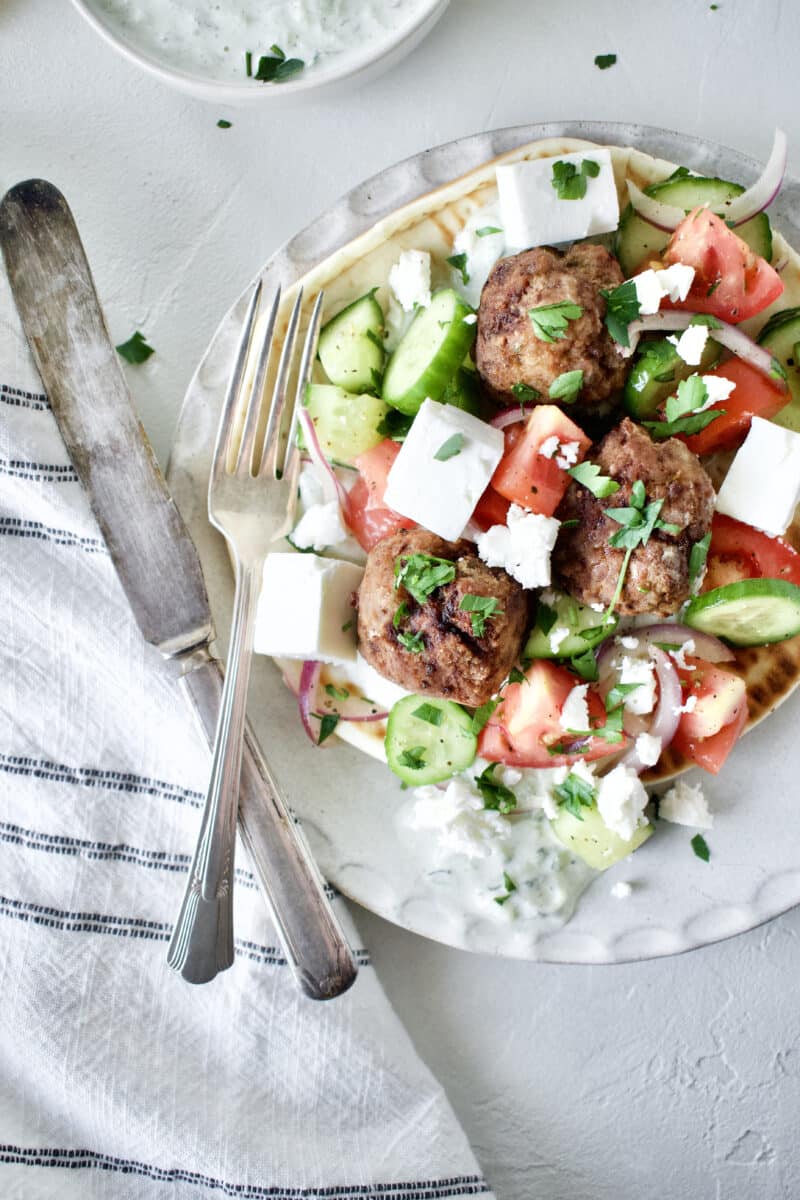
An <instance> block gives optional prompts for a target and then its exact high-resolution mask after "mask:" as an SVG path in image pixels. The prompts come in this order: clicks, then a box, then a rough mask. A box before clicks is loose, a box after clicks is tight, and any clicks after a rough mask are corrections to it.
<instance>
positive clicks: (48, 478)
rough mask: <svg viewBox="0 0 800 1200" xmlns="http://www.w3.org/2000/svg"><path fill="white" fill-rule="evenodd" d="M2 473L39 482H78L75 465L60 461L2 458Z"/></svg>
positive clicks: (0, 471)
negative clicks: (64, 464) (62, 464)
mask: <svg viewBox="0 0 800 1200" xmlns="http://www.w3.org/2000/svg"><path fill="white" fill-rule="evenodd" d="M0 475H10V476H12V477H13V478H14V479H32V480H35V481H37V482H39V483H77V482H78V475H77V472H76V470H75V468H74V467H72V466H61V465H60V463H36V462H29V461H28V459H26V458H0Z"/></svg>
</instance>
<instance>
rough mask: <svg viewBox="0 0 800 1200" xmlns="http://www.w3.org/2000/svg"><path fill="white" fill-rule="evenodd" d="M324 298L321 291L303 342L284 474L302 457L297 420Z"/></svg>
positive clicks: (288, 472)
mask: <svg viewBox="0 0 800 1200" xmlns="http://www.w3.org/2000/svg"><path fill="white" fill-rule="evenodd" d="M324 298H325V293H324V292H320V293H319V295H318V296H317V299H316V301H315V303H314V308H313V310H312V313H311V317H310V320H309V322H308V329H307V330H306V340H305V342H304V343H303V354H302V357H301V359H300V371H299V374H298V376H297V390H296V391H295V395H294V406H293V408H292V419H291V423H290V425H289V440H288V442H287V443H286V457H285V460H284V465H283V474H284V476H289V475H290V474H291V472H292V471H294V469H295V466H296V465H297V460H298V459H299V457H300V451H299V449H298V447H297V422H298V419H299V413H300V406H301V405H302V404H303V403H304V402H305V398H306V387H307V386H308V384H309V383H310V382H311V373H312V371H313V370H314V359H315V358H316V354H317V343H318V342H319V330H320V326H321V324H322V302H323V300H324Z"/></svg>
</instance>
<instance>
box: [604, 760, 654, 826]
mask: <svg viewBox="0 0 800 1200" xmlns="http://www.w3.org/2000/svg"><path fill="white" fill-rule="evenodd" d="M647 801H648V796H647V792H646V791H645V789H644V786H643V784H642V782H641V780H640V779H639V776H638V775H637V774H636V772H635V771H633V770H631V768H630V767H626V766H625V764H624V763H619V764H618V765H617V766H616V767H614V769H613V771H609V773H608V774H607V775H604V776H603V777H602V778H601V779H600V780H599V781H598V784H597V810H598V812H599V813H600V816H601V817H602V818H603V823H604V825H605V826H606V828H607V829H610V830H611V832H612V833H616V834H617V836H618V837H621V838H622V839H623V841H626V842H629V841H630V839H631V838H632V837H633V835H634V833H635V832H636V830H637V829H638V828H639V826H640V825H644V824H645V819H644V816H643V814H644V810H645V808H646V807H647Z"/></svg>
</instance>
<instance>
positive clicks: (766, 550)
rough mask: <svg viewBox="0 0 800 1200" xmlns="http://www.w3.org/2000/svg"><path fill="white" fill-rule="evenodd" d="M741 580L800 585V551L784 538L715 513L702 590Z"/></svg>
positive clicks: (709, 589)
mask: <svg viewBox="0 0 800 1200" xmlns="http://www.w3.org/2000/svg"><path fill="white" fill-rule="evenodd" d="M739 579H786V580H788V581H789V583H795V584H797V585H798V586H799V587H800V553H798V551H797V550H795V548H794V546H790V545H789V543H788V542H786V541H784V539H783V538H779V537H769V536H768V535H767V534H766V533H761V531H760V530H758V529H754V528H753V526H752V525H745V524H744V522H742V521H735V520H734V519H733V517H726V516H723V514H722V513H715V514H714V519H713V521H712V522H711V545H710V546H709V549H708V569H707V571H706V575H705V578H704V580H703V586H702V591H704V592H708V591H711V589H712V588H716V587H722V586H723V584H725V583H733V582H735V581H736V580H739Z"/></svg>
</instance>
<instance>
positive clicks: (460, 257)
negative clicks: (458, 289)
mask: <svg viewBox="0 0 800 1200" xmlns="http://www.w3.org/2000/svg"><path fill="white" fill-rule="evenodd" d="M447 262H448V263H449V265H450V266H451V267H452V268H453V270H454V271H460V272H461V282H462V283H463V284H464V287H466V286H467V284H468V283H469V271H468V270H467V256H466V254H451V256H450V258H448V260H447Z"/></svg>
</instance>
